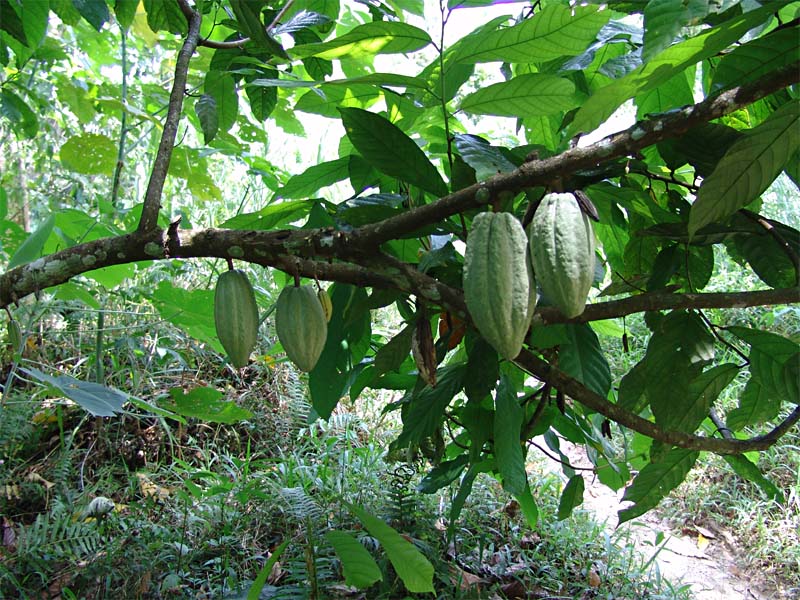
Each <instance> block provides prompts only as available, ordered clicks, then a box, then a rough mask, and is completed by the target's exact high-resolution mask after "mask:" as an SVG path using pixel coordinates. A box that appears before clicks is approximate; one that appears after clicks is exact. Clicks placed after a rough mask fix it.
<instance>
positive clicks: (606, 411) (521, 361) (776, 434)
mask: <svg viewBox="0 0 800 600" xmlns="http://www.w3.org/2000/svg"><path fill="white" fill-rule="evenodd" d="M514 362H515V363H516V364H517V365H519V366H520V367H522V368H523V369H525V370H526V371H528V372H529V373H530V374H531V375H533V376H534V377H536V378H537V379H539V380H540V381H543V382H545V383H549V384H550V385H552V386H553V387H554V388H556V389H558V390H561V391H562V392H564V393H565V394H566V395H568V396H569V397H570V398H572V399H573V400H575V401H576V402H578V403H580V404H582V405H584V406H586V407H587V408H589V409H591V410H593V411H596V412H598V413H600V414H601V415H603V416H604V417H608V418H609V419H611V420H613V421H615V422H617V423H619V424H620V425H624V426H625V427H627V428H628V429H632V430H634V431H638V432H639V433H641V434H642V435H646V436H647V437H650V438H653V439H654V440H659V441H661V442H664V443H666V444H669V445H671V446H679V447H681V448H687V449H689V450H701V451H709V452H716V453H717V454H741V453H743V452H751V451H759V450H766V449H767V448H769V447H770V446H772V445H773V444H775V442H777V441H778V440H779V439H780V438H781V437H782V436H783V435H785V434H786V432H788V431H789V430H790V429H791V428H792V427H793V426H794V425H795V424H796V423H797V422H798V420H800V406H798V407H797V408H795V410H794V411H793V412H792V413H791V414H790V415H789V416H788V417H787V418H786V419H784V420H783V421H782V422H781V423H780V424H778V425H777V426H776V427H775V428H773V429H772V430H771V431H769V432H767V433H765V434H764V435H760V436H756V437H753V438H750V439H746V440H738V439H724V438H723V439H720V438H709V437H703V436H698V435H692V434H689V433H684V432H682V431H665V430H663V429H661V428H660V427H659V426H658V425H656V424H655V423H653V422H651V421H648V420H647V419H643V418H642V417H640V416H638V415H635V414H633V413H632V412H630V411H628V410H625V409H624V408H622V407H621V406H619V405H617V404H612V403H611V402H609V401H608V400H606V399H605V398H603V397H602V396H600V395H599V394H597V393H595V392H593V391H592V390H590V389H588V388H587V387H585V386H584V385H583V384H581V383H580V382H579V381H577V380H575V379H573V378H571V377H569V376H568V375H566V374H565V373H563V372H562V371H559V370H558V369H556V368H555V367H553V366H552V365H550V364H549V363H547V362H545V361H543V360H542V359H541V358H539V357H538V356H536V355H534V354H533V353H531V352H529V351H528V350H523V351H522V352H521V353H520V355H519V356H518V357H517V358H516V359H514Z"/></svg>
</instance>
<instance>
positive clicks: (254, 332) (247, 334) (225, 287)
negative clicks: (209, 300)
mask: <svg viewBox="0 0 800 600" xmlns="http://www.w3.org/2000/svg"><path fill="white" fill-rule="evenodd" d="M214 324H215V325H216V329H217V337H218V338H219V341H220V343H221V344H222V347H223V348H225V352H227V353H228V357H229V358H230V360H231V364H232V365H233V366H234V367H236V368H237V369H240V368H242V367H244V366H245V365H246V364H247V362H248V360H249V359H250V353H251V352H252V351H253V348H255V345H256V339H257V338H258V305H257V304H256V297H255V294H254V293H253V286H252V285H250V280H249V279H247V275H246V274H245V273H244V271H239V270H234V269H232V270H229V271H225V272H224V273H222V274H221V275H220V276H219V278H218V279H217V287H216V290H215V291H214Z"/></svg>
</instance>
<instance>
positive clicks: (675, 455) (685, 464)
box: [617, 448, 699, 524]
mask: <svg viewBox="0 0 800 600" xmlns="http://www.w3.org/2000/svg"><path fill="white" fill-rule="evenodd" d="M698 455H699V453H698V452H696V451H694V450H686V449H685V448H673V449H672V450H670V451H669V452H667V453H666V454H665V455H664V456H663V457H661V459H660V460H657V461H653V462H650V463H649V464H648V465H647V466H645V467H644V469H642V470H641V471H640V472H639V474H638V475H637V476H636V478H635V479H634V480H633V483H632V484H631V485H630V486H628V488H627V489H626V490H625V495H624V496H623V497H622V500H623V501H630V502H633V503H634V504H633V506H629V507H628V508H624V509H622V510H620V511H619V512H618V513H617V514H618V515H619V522H620V524H622V523H624V522H625V521H630V520H631V519H635V518H636V517H638V516H640V515H643V514H644V513H646V512H647V511H648V510H650V509H652V508H655V507H656V506H657V505H658V503H659V502H661V500H662V499H663V498H664V497H665V496H666V495H667V494H668V493H669V492H671V491H672V490H674V489H675V488H676V487H678V486H679V485H680V484H681V483H682V482H683V480H684V479H685V478H686V475H687V473H689V471H690V470H691V469H692V467H693V466H694V463H695V461H696V460H697V457H698Z"/></svg>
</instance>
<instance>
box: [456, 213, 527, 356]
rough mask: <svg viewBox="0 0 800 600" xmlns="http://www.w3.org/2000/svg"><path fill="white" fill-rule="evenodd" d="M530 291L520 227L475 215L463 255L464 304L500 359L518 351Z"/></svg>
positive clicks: (498, 216)
mask: <svg viewBox="0 0 800 600" xmlns="http://www.w3.org/2000/svg"><path fill="white" fill-rule="evenodd" d="M535 289H536V286H535V284H534V283H533V279H532V277H531V271H530V265H529V262H528V238H527V237H526V236H525V230H524V229H523V228H522V225H521V224H520V222H519V221H518V220H517V219H516V218H515V217H514V216H513V215H511V214H509V213H490V212H486V213H481V214H479V215H478V216H476V217H475V219H474V220H473V221H472V230H471V231H470V233H469V238H468V239H467V251H466V254H465V256H464V299H465V300H466V302H467V308H468V309H469V312H470V315H472V320H473V321H474V323H475V326H476V327H477V328H478V331H480V333H481V335H482V336H483V337H484V338H486V341H488V342H489V343H490V344H491V345H492V346H493V347H494V349H495V350H497V352H498V353H499V354H500V355H501V356H503V357H504V358H508V359H512V358H515V357H516V356H517V354H519V351H520V350H521V349H522V342H523V341H524V340H525V335H526V333H527V332H528V327H529V326H530V322H531V316H532V315H533V309H534V308H535V305H536V294H535Z"/></svg>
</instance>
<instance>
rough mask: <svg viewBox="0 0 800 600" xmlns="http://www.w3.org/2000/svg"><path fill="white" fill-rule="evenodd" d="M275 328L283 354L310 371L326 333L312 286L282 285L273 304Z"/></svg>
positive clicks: (322, 313) (322, 316)
mask: <svg viewBox="0 0 800 600" xmlns="http://www.w3.org/2000/svg"><path fill="white" fill-rule="evenodd" d="M275 329H276V330H277V331H278V339H279V340H280V341H281V345H283V349H284V350H285V351H286V356H288V357H289V359H290V360H291V361H292V362H293V363H294V364H295V365H297V368H298V369H300V370H301V371H311V370H312V369H313V368H314V367H315V366H316V364H317V361H318V360H319V357H320V354H322V349H323V348H324V347H325V340H326V339H327V337H328V321H327V319H326V318H325V311H324V310H323V308H322V304H321V303H320V299H319V297H318V296H317V294H316V292H315V291H314V288H313V287H311V286H310V285H304V286H299V287H295V286H289V287H285V288H283V291H282V292H281V295H280V296H278V302H277V306H276V308H275Z"/></svg>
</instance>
